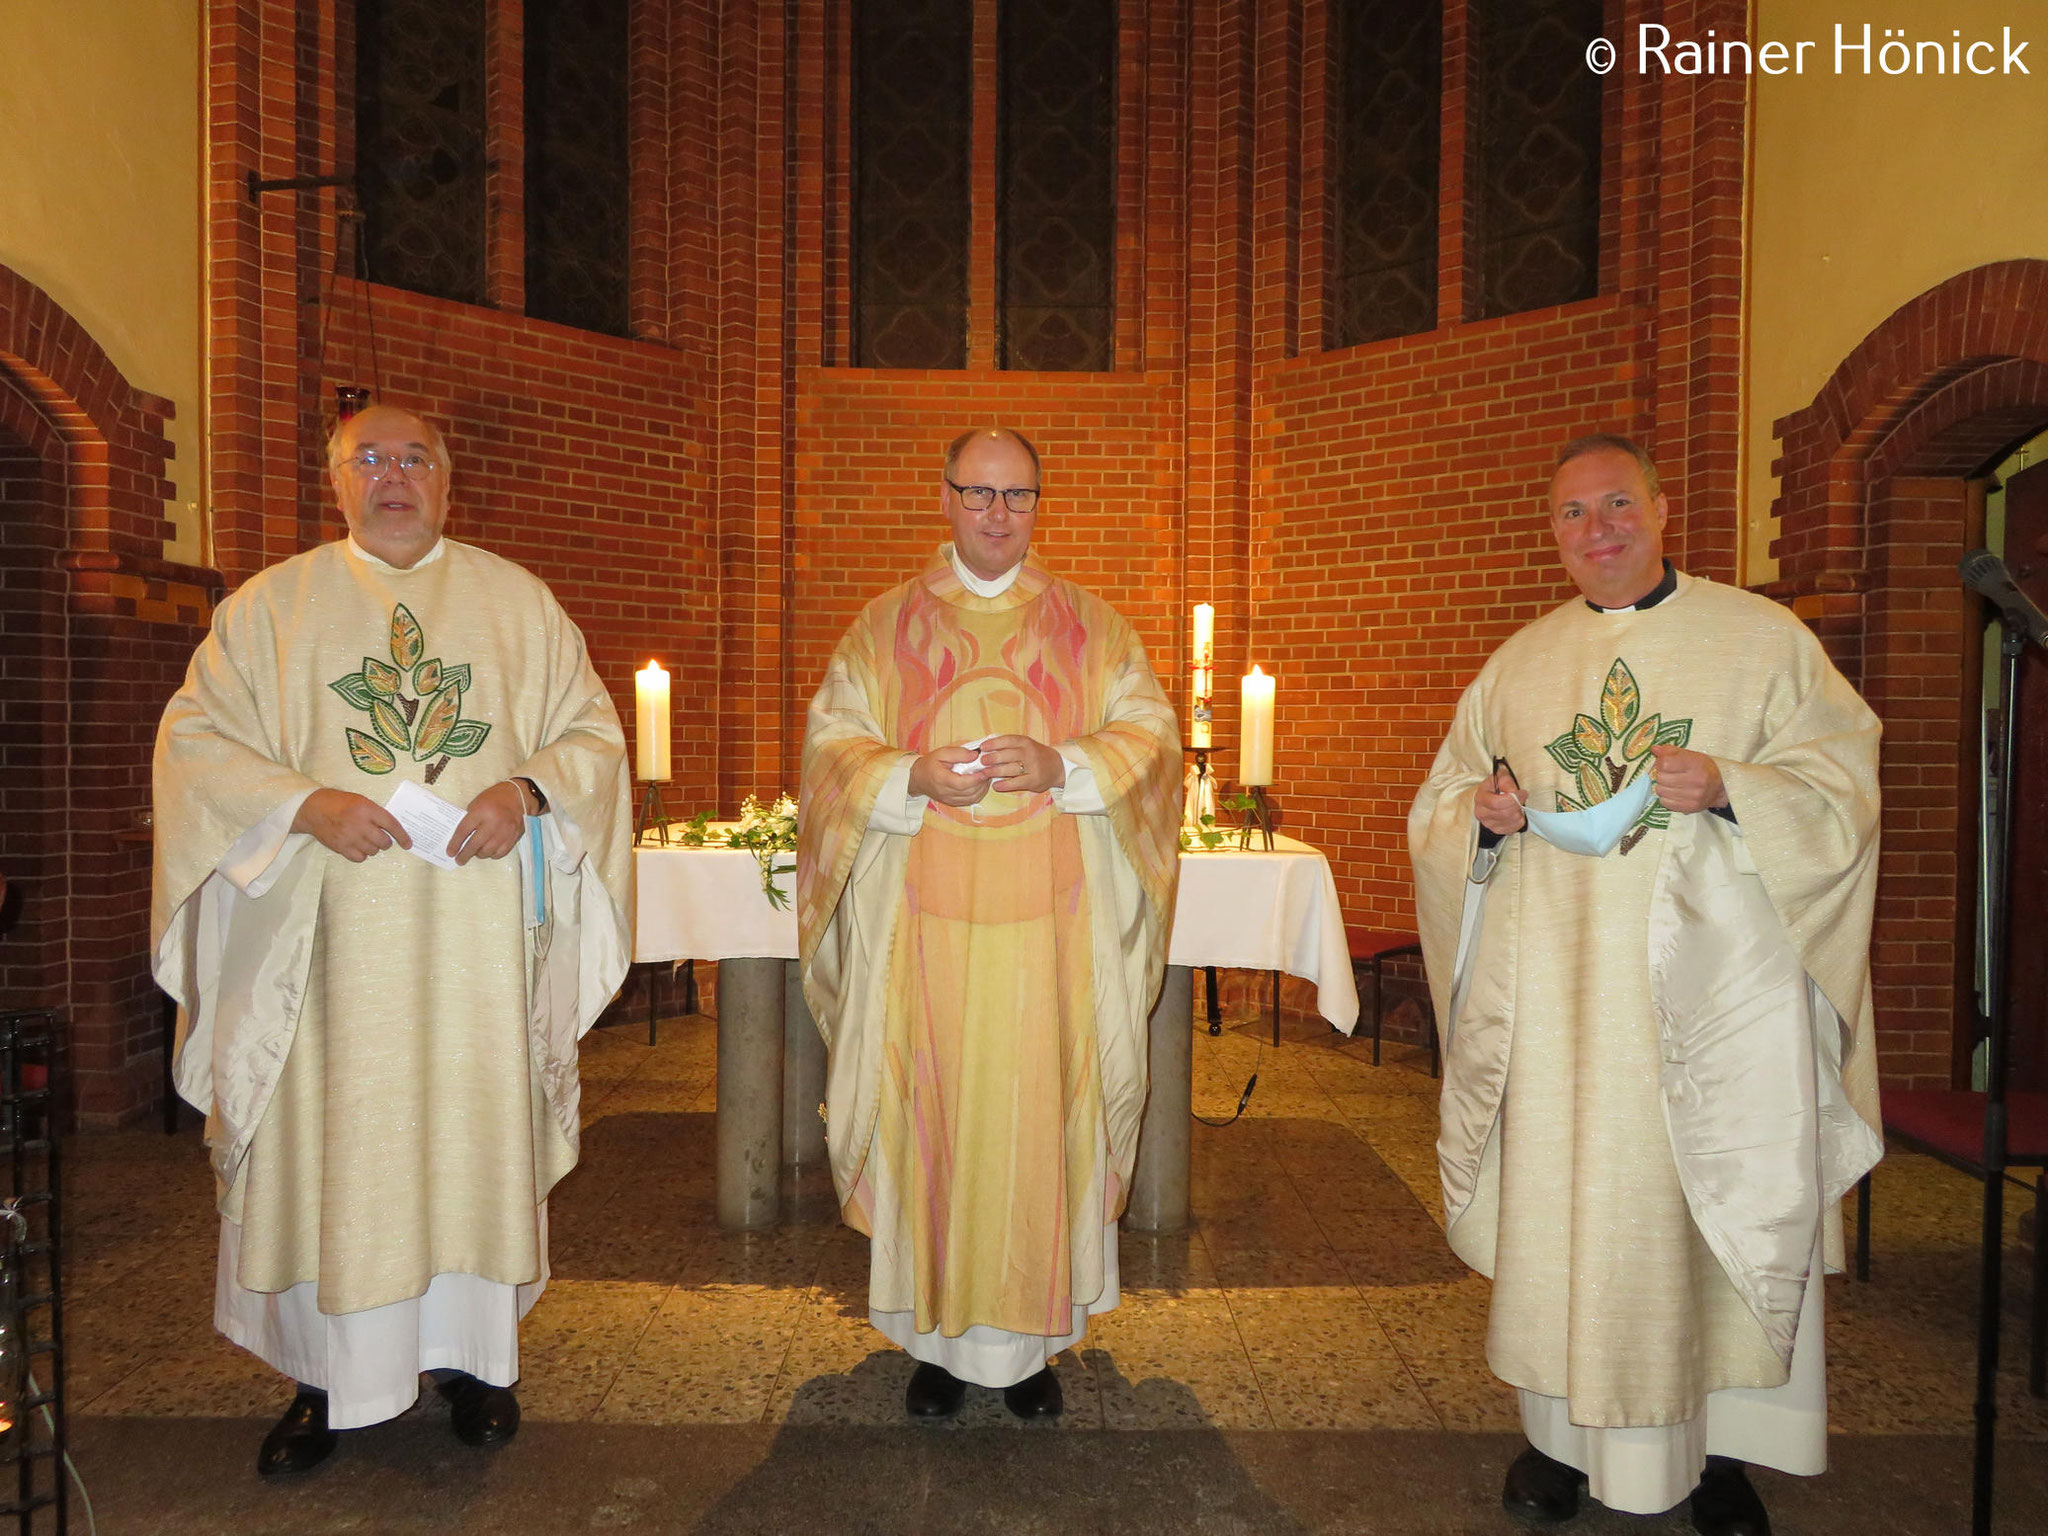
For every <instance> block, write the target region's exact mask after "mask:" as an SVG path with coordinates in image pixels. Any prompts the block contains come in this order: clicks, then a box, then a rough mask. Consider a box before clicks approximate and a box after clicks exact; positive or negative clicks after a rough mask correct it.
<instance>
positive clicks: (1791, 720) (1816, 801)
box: [1715, 627, 1880, 1021]
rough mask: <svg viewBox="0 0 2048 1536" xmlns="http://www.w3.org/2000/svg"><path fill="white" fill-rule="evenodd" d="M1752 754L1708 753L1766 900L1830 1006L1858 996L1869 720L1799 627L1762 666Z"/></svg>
mask: <svg viewBox="0 0 2048 1536" xmlns="http://www.w3.org/2000/svg"><path fill="white" fill-rule="evenodd" d="M1763 717H1764V739H1763V744H1762V746H1761V748H1760V749H1759V750H1758V751H1757V752H1756V754H1755V756H1754V757H1753V758H1752V760H1750V761H1748V762H1735V761H1731V760H1728V759H1724V758H1716V759H1715V763H1716V766H1718V767H1719V768H1720V770H1721V779H1722V782H1723V783H1724V784H1725V785H1726V786H1727V789H1728V803H1729V806H1730V808H1731V809H1732V810H1734V812H1735V813H1736V815H1737V817H1738V818H1740V821H1741V826H1742V832H1743V842H1744V847H1745V850H1746V852H1747V853H1748V855H1749V857H1750V858H1751V859H1753V860H1754V861H1755V863H1756V868H1757V873H1758V875H1759V876H1761V877H1762V879H1763V883H1764V889H1765V890H1766V891H1767V892H1768V893H1769V895H1770V898H1771V905H1772V906H1773V907H1775V908H1776V909H1777V912H1778V916H1779V918H1780V919H1781V920H1782V921H1783V922H1784V924H1785V930H1786V933H1787V935H1788V936H1789V937H1790V939H1791V940H1792V943H1793V946H1794V947H1795V948H1796V949H1797V950H1798V951H1799V954H1800V958H1801V960H1802V961H1803V962H1804V964H1805V966H1806V970H1807V973H1808V974H1809V975H1811V976H1812V977H1813V979H1814V981H1815V982H1816V983H1817V984H1818V985H1819V987H1820V989H1821V991H1822V992H1823V993H1825V994H1826V996H1827V999H1828V1001H1829V1002H1830V1003H1831V1004H1833V1006H1834V1008H1835V1011H1836V1012H1838V1013H1840V1014H1841V1015H1842V1017H1843V1018H1844V1019H1848V1020H1852V1021H1853V1020H1855V1019H1856V1018H1857V1017H1858V1015H1859V1013H1860V1012H1861V1011H1862V1006H1863V1005H1864V1004H1865V1003H1866V1002H1867V998H1866V997H1865V995H1864V994H1865V992H1866V990H1867V988H1868V985H1869V963H1868V962H1869V952H1868V946H1867V941H1862V940H1859V939H1858V938H1857V937H1856V936H1857V935H1867V934H1868V933H1869V931H1870V917H1871V908H1872V906H1873V904H1874V901H1875V896H1876V868H1877V835H1878V781H1877V771H1878V750H1877V749H1878V735H1879V730H1880V726H1879V722H1878V718H1877V716H1876V715H1875V714H1874V713H1873V712H1872V711H1871V709H1870V706H1869V705H1867V704H1865V703H1864V702H1863V700H1862V699H1861V698H1860V697H1859V696H1858V695H1857V693H1856V690H1855V689H1854V688H1852V687H1850V686H1849V682H1848V680H1847V679H1846V678H1844V677H1843V676H1842V674H1841V673H1839V672H1838V671H1836V670H1835V668H1834V666H1833V665H1832V664H1831V663H1830V662H1829V661H1828V659H1827V656H1826V654H1825V653H1824V652H1823V651H1822V650H1821V648H1820V643H1819V642H1818V641H1817V640H1815V639H1814V638H1813V636H1812V635H1811V634H1810V633H1808V632H1807V631H1806V630H1805V629H1804V628H1803V627H1802V628H1801V629H1800V630H1799V631H1798V632H1797V634H1796V635H1795V636H1794V640H1793V654H1792V656H1791V658H1790V664H1789V665H1786V666H1782V667H1778V668H1773V669H1772V670H1771V673H1770V677H1769V680H1768V682H1767V685H1766V693H1765V700H1764V706H1763Z"/></svg>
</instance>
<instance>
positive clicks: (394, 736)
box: [370, 699, 412, 747]
mask: <svg viewBox="0 0 2048 1536" xmlns="http://www.w3.org/2000/svg"><path fill="white" fill-rule="evenodd" d="M370 723H371V724H372V725H374V726H376V727H377V734H378V735H379V736H382V737H383V738H384V739H385V740H386V741H388V742H390V743H391V745H393V746H394V747H404V746H409V745H411V743H412V733H411V732H410V731H408V730H407V729H406V728H405V716H404V715H402V714H400V713H399V712H398V706H397V705H396V704H393V703H392V702H391V701H390V700H389V699H372V700H371V701H370Z"/></svg>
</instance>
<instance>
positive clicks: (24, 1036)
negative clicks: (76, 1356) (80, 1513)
mask: <svg viewBox="0 0 2048 1536" xmlns="http://www.w3.org/2000/svg"><path fill="white" fill-rule="evenodd" d="M61 1066H62V1063H61V1059H60V1052H59V1046H58V1030H57V1020H56V1016H55V1015H54V1014H51V1013H48V1012H34V1013H4V1014H0V1157H4V1158H5V1159H6V1163H7V1172H8V1187H7V1190H6V1191H5V1195H6V1200H7V1203H8V1204H9V1205H11V1206H12V1208H13V1209H14V1210H15V1211H17V1212H19V1213H20V1216H21V1218H22V1221H21V1225H20V1227H19V1228H18V1232H19V1241H15V1242H7V1241H4V1240H0V1298H11V1304H9V1305H5V1306H0V1330H5V1332H6V1333H7V1334H11V1335H12V1338H11V1339H8V1340H5V1341H4V1342H0V1419H4V1423H0V1468H5V1466H6V1465H7V1463H9V1462H12V1463H14V1467H15V1476H14V1479H13V1481H14V1488H13V1492H12V1496H11V1497H4V1498H0V1517H6V1516H13V1517H14V1521H15V1530H16V1531H17V1532H18V1533H19V1536H43V1533H48V1532H54V1533H56V1536H63V1533H64V1532H65V1531H66V1530H67V1529H68V1528H69V1522H70V1487H69V1485H68V1484H67V1483H66V1482H65V1479H64V1449H65V1444H66V1433H65V1422H64V1353H63V1343H62V1340H63V1336H64V1310H63V1299H62V1297H63V1288H62V1283H61V1282H62V1264H61V1261H60V1255H59V1242H58V1218H59V1211H60V1208H59V1203H58V1193H59V1180H58V1168H57V1136H56V1125H55V1119H56V1116H55V1113H54V1106H55V1105H56V1104H57V1103H58V1101H59V1092H58V1090H59V1088H60V1086H61V1077H60V1072H61ZM0 1220H7V1218H4V1217H0ZM9 1224H11V1222H10V1223H9ZM0 1238H4V1234H0ZM39 1315H40V1319H41V1320H40V1323H39V1322H38V1317H39ZM10 1346H11V1347H10ZM5 1480H6V1479H5V1474H4V1472H0V1483H4V1482H5Z"/></svg>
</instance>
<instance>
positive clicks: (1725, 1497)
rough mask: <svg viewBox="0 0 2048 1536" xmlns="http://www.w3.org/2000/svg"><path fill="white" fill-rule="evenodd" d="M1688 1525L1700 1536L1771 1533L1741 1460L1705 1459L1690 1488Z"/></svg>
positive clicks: (1762, 1502)
mask: <svg viewBox="0 0 2048 1536" xmlns="http://www.w3.org/2000/svg"><path fill="white" fill-rule="evenodd" d="M1692 1528H1693V1529H1694V1530H1696V1531H1698V1532H1699V1533H1700V1536H1771V1517H1770V1516H1769V1515H1767V1514H1765V1513H1764V1501H1763V1500H1762V1499H1760V1498H1758V1497H1757V1496H1756V1490H1755V1489H1754V1488H1752V1487H1750V1485H1749V1472H1748V1471H1747V1469H1745V1468H1744V1467H1743V1465H1742V1463H1741V1462H1739V1461H1735V1460H1732V1459H1731V1458H1729V1457H1726V1456H1709V1457H1708V1458H1707V1467H1706V1470H1705V1471H1704V1472H1702V1473H1700V1485H1699V1487H1697V1488H1695V1489H1693V1491H1692Z"/></svg>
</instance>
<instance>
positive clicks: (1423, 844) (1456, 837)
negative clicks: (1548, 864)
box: [1408, 670, 1493, 1019]
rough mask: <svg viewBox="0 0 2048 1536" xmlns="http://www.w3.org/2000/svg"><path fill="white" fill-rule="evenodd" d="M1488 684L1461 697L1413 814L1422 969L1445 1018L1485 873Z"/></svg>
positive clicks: (1485, 674)
mask: <svg viewBox="0 0 2048 1536" xmlns="http://www.w3.org/2000/svg"><path fill="white" fill-rule="evenodd" d="M1490 683H1491V674H1490V672H1489V671H1486V670H1482V671H1481V672H1480V674H1479V676H1478V677H1477V678H1476V679H1475V680H1474V681H1473V682H1472V684H1471V686H1470V687H1468V688H1466V690H1465V692H1464V694H1463V696H1462V697H1460V698H1459V700H1458V708H1457V711H1456V713H1455V714H1453V715H1452V717H1451V728H1450V731H1449V732H1448V733H1447V734H1446V735H1445V737H1444V741H1443V745H1442V746H1441V747H1439V748H1438V749H1437V754H1436V760H1435V762H1433V763H1432V764H1431V765H1430V769H1429V777H1428V778H1426V779H1424V780H1423V782H1422V788H1421V789H1420V790H1419V791H1418V792H1417V794H1416V796H1415V803H1414V805H1412V806H1411V807H1410V808H1409V811H1408V853H1409V857H1410V858H1411V859H1412V860H1413V861H1414V865H1415V923H1416V930H1417V932H1418V933H1419V934H1420V935H1421V938H1422V958H1423V968H1424V970H1425V971H1427V972H1428V975H1429V982H1430V991H1431V994H1432V997H1433V1001H1434V1002H1435V1004H1436V1010H1437V1017H1438V1018H1440V1019H1447V1018H1449V1017H1450V1016H1451V1011H1450V989H1451V983H1452V980H1453V976H1452V972H1453V971H1454V969H1455V968H1456V962H1457V953H1458V925H1459V920H1460V917H1461V914H1462V913H1463V912H1464V906H1465V882H1466V881H1467V879H1469V878H1479V877H1483V874H1484V873H1485V872H1484V871H1481V870H1478V869H1475V867H1474V863H1473V853H1474V849H1475V847H1476V846H1477V843H1478V830H1479V821H1478V818H1477V816H1476V814H1475V811H1474V807H1475V804H1476V797H1477V795H1478V792H1479V786H1480V785H1481V784H1482V783H1484V782H1485V781H1486V777H1487V775H1488V774H1489V773H1490V772H1491V771H1492V769H1493V754H1492V751H1491V749H1490V747H1489V746H1488V743H1487V740H1486V697H1487V692H1488V689H1489V686H1490ZM1490 867H1491V866H1490V864H1489V866H1488V869H1489V870H1490Z"/></svg>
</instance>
